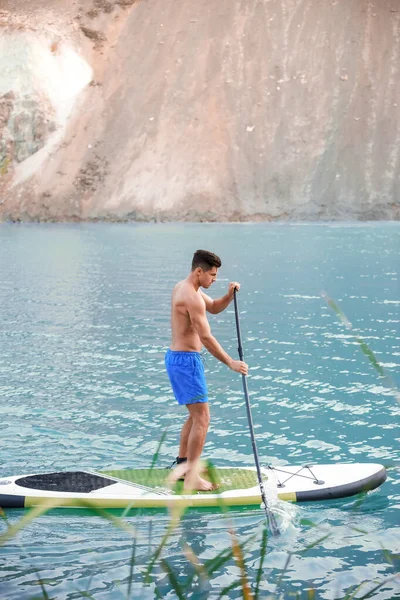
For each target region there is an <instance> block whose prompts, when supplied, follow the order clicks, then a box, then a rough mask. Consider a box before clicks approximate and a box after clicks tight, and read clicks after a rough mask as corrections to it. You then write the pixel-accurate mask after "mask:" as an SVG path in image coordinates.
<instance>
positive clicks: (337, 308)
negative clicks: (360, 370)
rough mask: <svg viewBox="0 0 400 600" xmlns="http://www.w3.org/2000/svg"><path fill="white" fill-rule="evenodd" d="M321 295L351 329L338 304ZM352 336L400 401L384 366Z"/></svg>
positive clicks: (361, 341)
mask: <svg viewBox="0 0 400 600" xmlns="http://www.w3.org/2000/svg"><path fill="white" fill-rule="evenodd" d="M322 297H323V298H324V300H325V302H326V303H327V304H328V306H330V308H332V310H333V311H334V312H335V313H336V314H337V316H338V317H339V319H340V321H341V322H342V323H343V325H345V327H346V328H347V329H349V330H351V329H352V325H351V323H350V321H349V320H348V318H347V317H346V315H345V314H344V312H343V311H342V309H341V308H340V307H339V306H338V304H337V303H336V302H335V301H334V300H332V298H329V296H328V295H327V294H325V293H324V292H323V293H322ZM354 338H355V340H356V342H357V343H358V344H359V346H360V348H361V351H362V352H363V354H365V356H366V357H367V358H368V360H369V361H370V363H371V364H372V366H373V367H374V369H375V370H376V371H377V373H378V374H379V376H380V377H382V378H383V379H385V382H386V385H387V386H388V387H389V388H390V389H391V390H392V393H393V395H394V397H395V398H396V400H397V402H400V392H399V390H398V389H397V387H396V385H395V383H394V381H393V380H392V378H391V377H390V376H389V375H388V374H387V373H386V372H385V370H384V368H383V367H382V365H381V364H380V363H379V361H378V359H377V358H376V356H375V354H374V353H373V352H372V350H371V348H370V347H369V346H368V344H366V342H364V340H363V339H361V338H360V337H358V336H356V335H355V336H354Z"/></svg>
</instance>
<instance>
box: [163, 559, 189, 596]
mask: <svg viewBox="0 0 400 600" xmlns="http://www.w3.org/2000/svg"><path fill="white" fill-rule="evenodd" d="M161 565H162V567H163V569H164V571H165V572H166V573H167V575H168V579H169V582H170V584H171V586H172V589H173V590H174V592H175V594H176V595H177V597H178V598H179V600H186V596H185V590H184V588H183V587H182V586H181V584H180V583H179V581H178V579H177V577H176V575H175V573H174V571H173V570H172V568H171V567H170V565H169V564H168V562H167V561H166V560H164V559H163V560H162V561H161Z"/></svg>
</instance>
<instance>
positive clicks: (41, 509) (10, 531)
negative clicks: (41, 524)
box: [0, 499, 62, 546]
mask: <svg viewBox="0 0 400 600" xmlns="http://www.w3.org/2000/svg"><path fill="white" fill-rule="evenodd" d="M61 504H62V501H61V500H56V499H52V500H48V501H46V502H45V503H44V504H42V505H41V506H35V507H34V508H31V509H29V511H28V512H27V513H26V514H24V516H23V517H22V518H21V519H19V521H17V522H16V523H14V524H13V525H8V528H7V529H6V531H5V532H4V533H2V534H1V535H0V546H2V545H3V544H4V543H5V542H7V541H8V540H10V539H11V538H13V537H15V536H16V535H17V533H18V532H19V531H21V530H22V529H24V528H25V527H26V526H27V525H29V523H31V522H32V521H34V520H35V519H37V518H38V517H40V516H41V515H43V514H45V513H46V512H48V511H49V510H50V509H52V508H56V507H57V506H60V505H61ZM3 518H4V517H3ZM6 522H7V523H8V521H6Z"/></svg>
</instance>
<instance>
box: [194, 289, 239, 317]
mask: <svg viewBox="0 0 400 600" xmlns="http://www.w3.org/2000/svg"><path fill="white" fill-rule="evenodd" d="M235 289H236V290H238V291H239V290H240V283H238V282H237V281H231V283H230V284H229V288H228V293H227V294H225V296H222V298H218V299H217V300H213V299H212V298H210V296H207V294H205V293H204V292H203V291H202V290H200V293H201V295H202V296H203V298H204V301H205V303H206V309H207V310H208V312H209V313H211V314H213V315H217V314H218V313H220V312H222V311H223V310H225V309H226V307H227V306H229V304H230V303H231V302H232V300H233V294H234V291H235Z"/></svg>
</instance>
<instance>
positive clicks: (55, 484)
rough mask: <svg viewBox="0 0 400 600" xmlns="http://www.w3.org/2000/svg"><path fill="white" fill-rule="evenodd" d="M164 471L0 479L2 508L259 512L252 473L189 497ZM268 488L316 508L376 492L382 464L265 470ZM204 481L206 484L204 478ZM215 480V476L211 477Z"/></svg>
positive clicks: (234, 473) (219, 473)
mask: <svg viewBox="0 0 400 600" xmlns="http://www.w3.org/2000/svg"><path fill="white" fill-rule="evenodd" d="M168 474H169V471H168V470H166V469H152V470H148V469H132V470H119V471H111V470H110V471H96V472H94V471H67V472H58V473H42V474H36V475H24V476H19V477H15V476H14V477H7V478H3V479H0V507H2V508H27V507H30V506H39V505H43V504H46V503H48V501H49V500H55V501H59V504H58V502H57V505H58V506H60V507H61V506H62V507H70V506H80V505H81V506H82V505H83V506H87V505H88V504H89V505H92V506H97V507H102V508H126V507H130V508H133V509H135V508H165V507H167V508H171V507H173V506H179V505H182V506H187V507H210V508H213V507H219V506H221V503H223V504H224V505H225V506H226V507H233V506H259V505H260V503H261V495H260V486H259V484H258V480H257V472H256V469H254V468H234V469H231V468H218V469H215V471H214V475H215V479H216V480H217V481H219V489H218V490H217V491H216V492H215V491H213V492H197V493H194V494H187V493H186V494H185V493H184V491H183V484H180V483H179V482H178V484H177V485H176V489H175V490H174V491H171V490H170V489H168V487H167V486H166V478H167V476H168ZM262 476H263V479H264V481H265V482H266V483H267V486H268V487H271V485H272V487H273V488H275V489H276V492H277V495H278V497H279V498H280V499H281V500H288V501H291V502H310V501H311V502H312V501H321V500H330V499H334V498H345V497H347V496H353V495H355V494H358V493H360V492H366V491H369V490H373V489H375V488H377V487H378V486H379V485H381V484H382V483H383V482H384V481H385V479H386V469H385V467H383V466H382V465H379V464H365V463H353V464H331V465H307V466H303V467H301V466H297V467H294V466H280V467H268V468H263V469H262ZM203 477H205V478H207V476H206V475H203ZM213 479H214V476H213Z"/></svg>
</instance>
